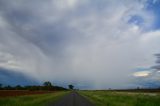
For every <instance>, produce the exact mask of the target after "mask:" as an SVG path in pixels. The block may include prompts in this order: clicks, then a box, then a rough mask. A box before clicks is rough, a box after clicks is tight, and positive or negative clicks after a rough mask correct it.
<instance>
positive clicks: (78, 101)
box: [49, 91, 94, 106]
mask: <svg viewBox="0 0 160 106" xmlns="http://www.w3.org/2000/svg"><path fill="white" fill-rule="evenodd" d="M49 106H94V105H93V104H92V103H91V102H90V101H88V100H87V99H86V98H84V97H83V96H81V95H79V94H78V93H77V92H75V91H73V92H71V93H69V94H67V95H65V96H64V97H62V98H61V99H60V100H59V101H57V102H56V103H53V104H51V105H49Z"/></svg>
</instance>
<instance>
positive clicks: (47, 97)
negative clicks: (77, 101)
mask: <svg viewBox="0 0 160 106" xmlns="http://www.w3.org/2000/svg"><path fill="white" fill-rule="evenodd" d="M67 93H68V92H65V91H63V92H55V93H50V94H38V95H31V96H17V97H7V98H0V106H46V105H48V104H49V103H52V102H54V101H56V100H57V99H59V98H61V97H62V96H64V95H65V94H67Z"/></svg>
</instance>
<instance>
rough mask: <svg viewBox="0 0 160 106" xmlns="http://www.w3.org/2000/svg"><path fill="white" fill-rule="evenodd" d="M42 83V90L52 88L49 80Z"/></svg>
mask: <svg viewBox="0 0 160 106" xmlns="http://www.w3.org/2000/svg"><path fill="white" fill-rule="evenodd" d="M43 85H44V90H52V89H53V85H52V83H51V82H49V81H46V82H44V83H43Z"/></svg>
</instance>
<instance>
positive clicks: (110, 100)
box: [79, 91, 160, 106]
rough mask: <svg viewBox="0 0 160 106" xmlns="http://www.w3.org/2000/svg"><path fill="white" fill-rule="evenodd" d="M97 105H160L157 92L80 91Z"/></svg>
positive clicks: (159, 96) (159, 97)
mask: <svg viewBox="0 0 160 106" xmlns="http://www.w3.org/2000/svg"><path fill="white" fill-rule="evenodd" d="M79 93H80V94H81V95H83V96H84V97H86V98H87V99H89V100H90V101H91V102H92V103H94V104H95V105H96V106H160V95H159V94H156V93H129V92H115V91H79Z"/></svg>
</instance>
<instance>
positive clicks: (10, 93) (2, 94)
mask: <svg viewBox="0 0 160 106" xmlns="http://www.w3.org/2000/svg"><path fill="white" fill-rule="evenodd" d="M54 92H55V91H28V90H0V98H2V97H10V96H22V95H35V94H46V93H54Z"/></svg>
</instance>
